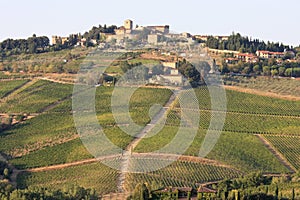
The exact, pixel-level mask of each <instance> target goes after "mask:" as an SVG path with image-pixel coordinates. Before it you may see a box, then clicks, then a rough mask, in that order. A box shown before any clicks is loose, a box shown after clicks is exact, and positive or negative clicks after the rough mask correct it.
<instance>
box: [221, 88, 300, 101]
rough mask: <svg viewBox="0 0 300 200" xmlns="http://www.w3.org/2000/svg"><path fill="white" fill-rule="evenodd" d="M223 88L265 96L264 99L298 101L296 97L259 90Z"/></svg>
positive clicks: (299, 99)
mask: <svg viewBox="0 0 300 200" xmlns="http://www.w3.org/2000/svg"><path fill="white" fill-rule="evenodd" d="M224 88H225V89H228V90H234V91H238V92H244V93H249V94H255V95H260V96H266V97H272V98H278V99H284V100H290V101H300V97H296V96H292V95H281V94H276V93H273V92H267V91H261V90H256V89H250V88H243V87H238V86H230V85H225V86H224Z"/></svg>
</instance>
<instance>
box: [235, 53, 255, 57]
mask: <svg viewBox="0 0 300 200" xmlns="http://www.w3.org/2000/svg"><path fill="white" fill-rule="evenodd" d="M238 56H245V57H256V56H255V55H254V54H249V53H239V54H238Z"/></svg>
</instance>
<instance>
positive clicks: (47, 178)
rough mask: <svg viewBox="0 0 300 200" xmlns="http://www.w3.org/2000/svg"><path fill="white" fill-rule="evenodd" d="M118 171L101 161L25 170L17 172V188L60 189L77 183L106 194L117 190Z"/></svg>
mask: <svg viewBox="0 0 300 200" xmlns="http://www.w3.org/2000/svg"><path fill="white" fill-rule="evenodd" d="M117 177H118V172H117V171H116V170H114V169H111V168H109V167H107V166H105V165H103V164H101V163H93V164H87V165H81V166H74V167H69V168H64V169H58V170H52V171H44V172H33V173H30V172H25V173H21V174H19V176H18V178H17V183H18V187H19V188H26V187H28V186H39V187H46V188H51V189H61V188H64V187H65V186H68V185H79V186H82V187H85V188H94V189H96V191H97V193H98V194H103V193H104V194H106V193H109V192H115V191H116V190H117Z"/></svg>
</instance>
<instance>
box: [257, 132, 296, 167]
mask: <svg viewBox="0 0 300 200" xmlns="http://www.w3.org/2000/svg"><path fill="white" fill-rule="evenodd" d="M255 136H257V137H258V138H259V140H260V141H261V142H262V143H263V144H264V145H265V147H266V148H268V149H269V151H270V152H271V153H272V154H273V155H274V156H275V157H276V158H277V159H278V160H279V162H281V164H283V165H284V166H285V167H286V168H287V169H288V170H290V171H291V172H292V173H295V172H296V171H297V169H296V168H295V167H294V166H293V165H292V164H291V163H290V162H289V161H288V160H287V159H286V158H285V156H284V155H282V154H281V153H280V152H279V151H278V150H277V149H276V148H275V147H274V146H273V144H272V143H270V142H269V141H268V140H267V139H266V138H265V137H264V136H263V135H261V134H255Z"/></svg>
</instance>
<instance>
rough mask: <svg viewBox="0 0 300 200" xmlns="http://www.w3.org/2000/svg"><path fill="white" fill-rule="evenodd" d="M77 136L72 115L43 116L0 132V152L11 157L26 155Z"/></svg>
mask: <svg viewBox="0 0 300 200" xmlns="http://www.w3.org/2000/svg"><path fill="white" fill-rule="evenodd" d="M74 135H77V132H76V130H75V127H74V122H73V118H72V115H70V114H58V113H55V114H42V115H39V116H38V117H35V118H32V119H30V120H27V121H25V122H23V123H22V124H17V125H15V126H13V127H12V128H11V129H9V130H6V131H3V132H0V151H2V152H4V153H5V154H7V155H9V156H10V157H16V156H22V155H26V154H28V153H29V152H32V151H35V150H38V149H41V148H43V147H46V146H50V145H54V144H57V143H62V142H63V141H64V140H66V139H68V138H73V137H74Z"/></svg>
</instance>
